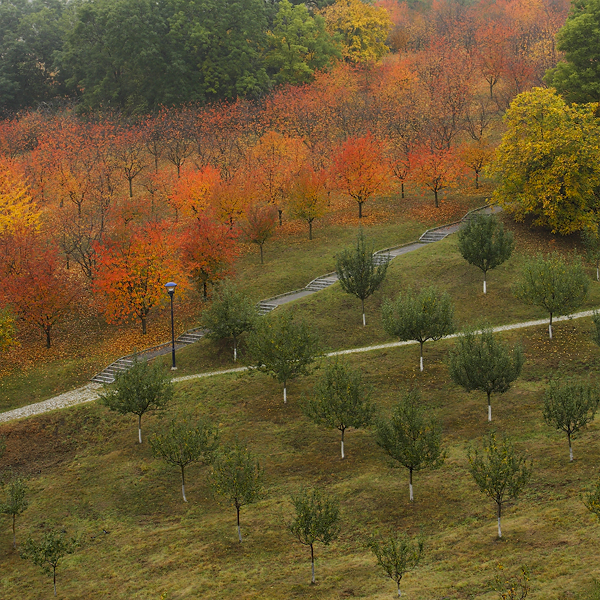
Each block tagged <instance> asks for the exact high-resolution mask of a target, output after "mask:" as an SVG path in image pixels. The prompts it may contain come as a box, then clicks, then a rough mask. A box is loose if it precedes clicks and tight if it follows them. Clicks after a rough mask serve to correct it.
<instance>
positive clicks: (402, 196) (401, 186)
mask: <svg viewBox="0 0 600 600" xmlns="http://www.w3.org/2000/svg"><path fill="white" fill-rule="evenodd" d="M400 197H401V198H402V199H404V181H403V182H401V183H400ZM398 587H400V586H398Z"/></svg>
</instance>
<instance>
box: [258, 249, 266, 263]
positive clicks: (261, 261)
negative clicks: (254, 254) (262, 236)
mask: <svg viewBox="0 0 600 600" xmlns="http://www.w3.org/2000/svg"><path fill="white" fill-rule="evenodd" d="M259 246H260V264H261V265H264V264H265V261H264V259H263V245H262V244H259Z"/></svg>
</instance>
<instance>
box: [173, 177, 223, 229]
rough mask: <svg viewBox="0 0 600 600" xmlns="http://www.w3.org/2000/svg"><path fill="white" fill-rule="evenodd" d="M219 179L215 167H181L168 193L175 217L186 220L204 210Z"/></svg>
mask: <svg viewBox="0 0 600 600" xmlns="http://www.w3.org/2000/svg"><path fill="white" fill-rule="evenodd" d="M220 179H221V178H220V174H219V171H218V170H217V169H216V168H215V167H211V166H207V167H203V168H202V169H193V168H189V169H188V168H183V169H182V170H181V174H180V176H179V179H178V180H177V181H176V182H175V183H174V184H173V188H172V189H171V193H170V194H169V204H170V205H171V206H172V207H173V208H174V209H175V214H176V218H177V219H178V218H181V219H182V220H183V221H186V220H187V219H189V218H191V217H195V216H198V215H199V214H201V213H202V212H204V211H205V210H206V209H207V208H208V206H209V205H210V202H211V196H212V194H213V191H214V189H215V188H216V187H217V186H218V184H219V182H220Z"/></svg>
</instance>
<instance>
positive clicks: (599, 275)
mask: <svg viewBox="0 0 600 600" xmlns="http://www.w3.org/2000/svg"><path fill="white" fill-rule="evenodd" d="M596 281H600V265H598V264H596Z"/></svg>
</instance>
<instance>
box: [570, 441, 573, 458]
mask: <svg viewBox="0 0 600 600" xmlns="http://www.w3.org/2000/svg"><path fill="white" fill-rule="evenodd" d="M569 461H570V462H573V448H572V447H571V444H569Z"/></svg>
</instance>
